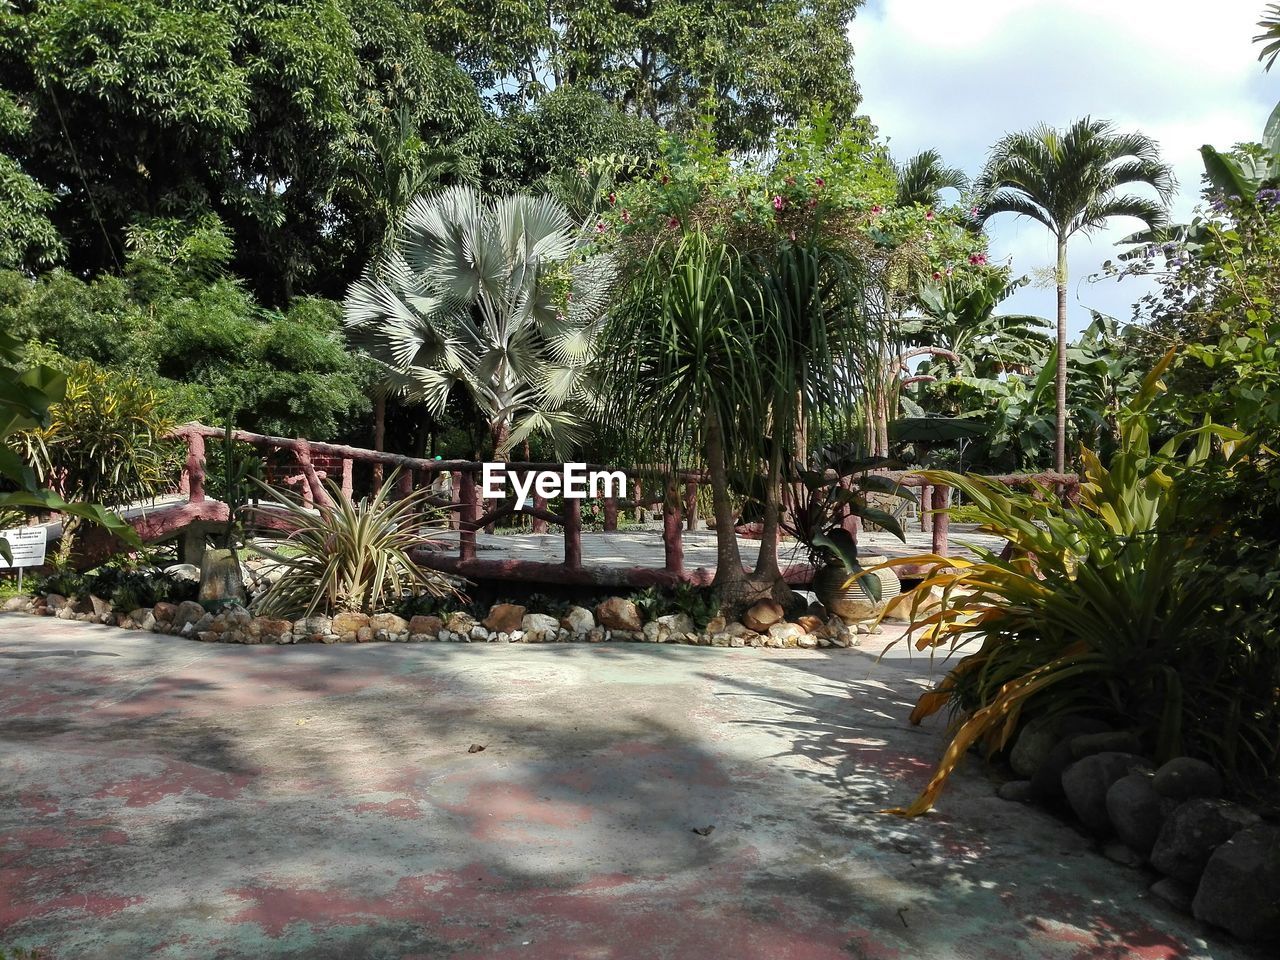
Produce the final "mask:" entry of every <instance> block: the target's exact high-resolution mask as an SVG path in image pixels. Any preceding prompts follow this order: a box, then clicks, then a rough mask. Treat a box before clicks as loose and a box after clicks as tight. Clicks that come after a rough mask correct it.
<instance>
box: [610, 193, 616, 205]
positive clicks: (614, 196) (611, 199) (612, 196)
mask: <svg viewBox="0 0 1280 960" xmlns="http://www.w3.org/2000/svg"><path fill="white" fill-rule="evenodd" d="M617 202H618V195H617V194H616V193H611V194H609V206H613V205H614V204H615V203H617Z"/></svg>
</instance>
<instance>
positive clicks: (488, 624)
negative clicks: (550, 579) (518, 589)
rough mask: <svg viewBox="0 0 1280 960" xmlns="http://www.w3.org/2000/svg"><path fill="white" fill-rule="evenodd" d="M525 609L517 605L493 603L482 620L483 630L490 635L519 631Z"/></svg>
mask: <svg viewBox="0 0 1280 960" xmlns="http://www.w3.org/2000/svg"><path fill="white" fill-rule="evenodd" d="M526 613H528V610H527V608H525V607H522V606H520V605H519V604H517V603H495V604H494V605H493V606H492V607H490V608H489V615H488V616H487V617H485V618H484V628H485V629H486V630H488V631H489V632H490V633H510V632H511V631H512V630H519V629H520V624H521V623H522V622H523V621H524V615H525V614H526Z"/></svg>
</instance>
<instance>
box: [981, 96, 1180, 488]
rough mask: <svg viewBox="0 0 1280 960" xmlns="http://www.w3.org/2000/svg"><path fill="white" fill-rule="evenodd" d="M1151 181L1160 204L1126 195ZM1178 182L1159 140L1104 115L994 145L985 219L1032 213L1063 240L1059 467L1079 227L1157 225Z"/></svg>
mask: <svg viewBox="0 0 1280 960" xmlns="http://www.w3.org/2000/svg"><path fill="white" fill-rule="evenodd" d="M1130 185H1137V186H1149V187H1151V188H1152V189H1154V191H1155V192H1156V195H1157V197H1158V198H1159V200H1158V202H1157V201H1156V200H1152V199H1150V198H1148V197H1145V196H1142V195H1139V194H1133V193H1122V192H1121V191H1122V189H1123V188H1125V187H1126V186H1130ZM1175 187H1176V181H1175V180H1174V176H1173V171H1172V169H1171V168H1170V167H1169V166H1168V165H1167V164H1165V163H1163V162H1161V160H1160V154H1159V148H1158V146H1157V144H1156V142H1155V141H1154V140H1152V139H1151V138H1150V137H1147V136H1145V135H1143V134H1140V133H1118V132H1116V130H1115V128H1114V126H1113V125H1112V124H1111V123H1109V122H1107V121H1103V120H1094V119H1093V118H1091V117H1085V118H1083V119H1081V120H1077V121H1076V122H1075V123H1073V124H1072V125H1071V126H1070V127H1068V128H1067V129H1066V130H1062V131H1059V130H1055V129H1054V128H1052V127H1050V126H1048V125H1045V124H1041V125H1039V126H1037V127H1035V128H1033V129H1032V130H1030V131H1025V132H1020V133H1012V134H1009V135H1008V136H1006V137H1005V138H1004V139H1002V140H1000V141H999V142H998V143H997V144H996V145H995V146H994V147H993V148H992V150H991V156H990V157H989V159H988V160H987V164H986V167H985V168H984V169H983V171H982V175H981V177H980V178H979V180H978V193H979V197H980V199H981V207H980V210H979V215H980V219H981V220H982V222H984V223H985V222H986V221H988V220H990V219H991V218H992V217H994V216H996V215H997V214H1001V213H1012V214H1016V215H1018V216H1023V217H1030V218H1031V219H1032V220H1035V221H1036V222H1038V223H1040V224H1042V225H1043V226H1044V227H1045V228H1046V229H1048V230H1049V232H1050V233H1052V234H1053V236H1054V239H1055V241H1056V242H1057V273H1056V279H1057V288H1058V331H1057V343H1058V351H1057V362H1058V370H1057V383H1056V420H1057V427H1056V433H1057V436H1056V441H1055V444H1054V468H1055V469H1056V470H1059V471H1062V470H1065V469H1066V460H1067V457H1066V425H1067V243H1068V241H1069V240H1070V239H1071V238H1072V237H1073V236H1075V235H1076V234H1077V233H1086V234H1087V233H1092V232H1094V231H1096V230H1099V229H1101V228H1102V227H1103V226H1105V225H1106V222H1107V221H1108V220H1109V219H1111V218H1112V217H1135V218H1137V219H1138V220H1141V221H1142V222H1143V223H1145V224H1146V225H1147V227H1148V228H1150V229H1153V230H1154V229H1158V228H1160V227H1162V226H1163V225H1164V224H1165V223H1166V222H1167V216H1166V212H1165V205H1166V204H1168V202H1169V200H1170V198H1171V197H1172V196H1173V191H1174V189H1175Z"/></svg>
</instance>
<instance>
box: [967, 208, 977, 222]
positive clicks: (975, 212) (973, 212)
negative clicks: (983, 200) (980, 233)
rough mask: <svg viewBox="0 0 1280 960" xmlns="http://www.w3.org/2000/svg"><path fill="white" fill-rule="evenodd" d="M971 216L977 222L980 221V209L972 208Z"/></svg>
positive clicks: (970, 210) (970, 209)
mask: <svg viewBox="0 0 1280 960" xmlns="http://www.w3.org/2000/svg"><path fill="white" fill-rule="evenodd" d="M969 216H971V217H973V219H975V220H977V219H978V208H977V207H970V208H969Z"/></svg>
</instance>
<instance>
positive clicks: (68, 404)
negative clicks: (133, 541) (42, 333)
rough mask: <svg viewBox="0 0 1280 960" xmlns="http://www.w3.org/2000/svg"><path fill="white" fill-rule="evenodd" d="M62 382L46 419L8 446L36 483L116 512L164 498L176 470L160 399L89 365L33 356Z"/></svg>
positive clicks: (134, 381) (131, 380)
mask: <svg viewBox="0 0 1280 960" xmlns="http://www.w3.org/2000/svg"><path fill="white" fill-rule="evenodd" d="M37 353H39V354H43V357H42V359H43V360H45V361H46V362H49V363H50V365H51V366H52V365H58V366H60V367H61V370H62V372H63V373H64V375H65V377H66V382H65V383H66V385H65V389H64V390H63V394H62V396H61V398H59V399H58V400H57V401H56V402H54V403H53V404H51V405H50V407H49V411H48V413H49V416H48V422H47V423H45V424H43V425H39V426H33V427H31V428H29V429H27V430H23V431H21V432H19V433H17V434H16V435H15V436H13V437H11V438H10V440H9V442H10V445H11V447H13V448H15V449H16V450H17V451H18V453H19V454H20V455H21V456H22V458H23V460H24V461H25V462H26V463H27V464H29V465H30V466H31V467H32V469H33V470H34V471H35V474H36V478H37V479H38V480H39V481H40V482H41V483H42V484H44V485H46V486H49V487H52V488H54V489H56V490H57V491H58V493H59V494H60V495H61V496H63V497H67V498H70V499H73V500H82V501H91V502H97V503H103V504H106V505H107V506H112V507H120V506H125V505H127V504H130V503H134V502H136V501H143V500H149V499H151V498H153V497H155V496H156V495H158V494H159V493H162V492H163V491H164V490H165V489H166V488H167V487H168V486H169V485H170V484H171V483H172V482H173V481H174V479H175V478H176V476H177V473H178V460H179V454H178V446H177V444H175V443H174V442H173V441H170V440H166V439H165V435H166V434H167V433H168V432H169V431H170V430H171V429H172V428H173V427H174V426H175V423H174V421H173V420H172V419H171V418H170V416H169V414H168V411H167V409H166V404H165V402H164V398H163V397H162V396H161V395H160V394H159V393H158V392H157V391H156V390H155V389H154V388H153V387H152V386H150V385H149V384H148V383H146V382H144V381H142V380H139V379H138V378H136V377H133V376H129V375H127V374H121V373H116V372H114V371H110V370H104V369H102V368H100V367H98V366H96V365H94V364H92V363H90V362H88V361H80V362H78V363H69V362H67V361H65V360H64V359H63V358H60V357H58V356H57V355H56V354H50V353H49V352H48V351H37Z"/></svg>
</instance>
